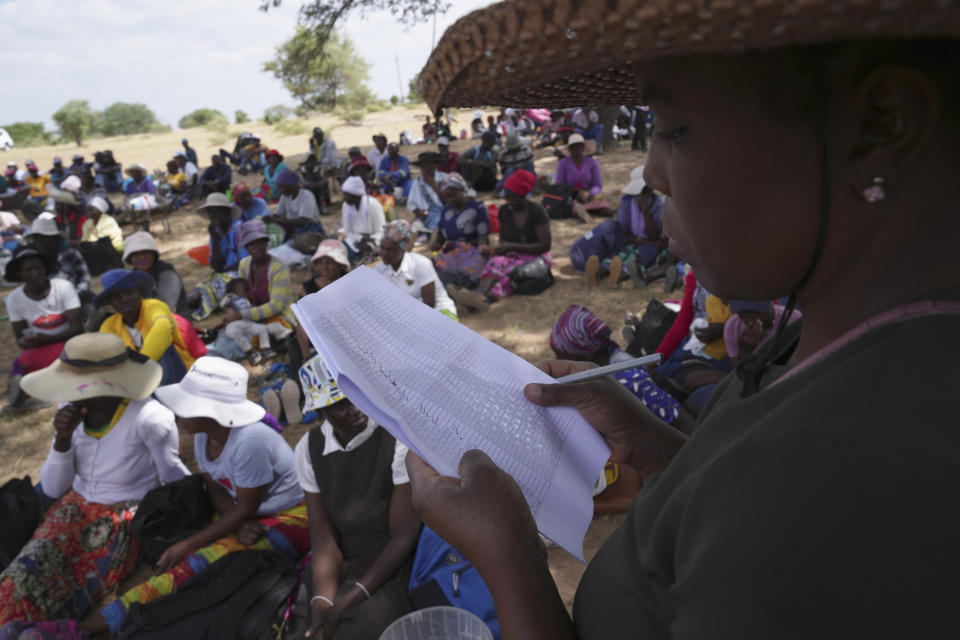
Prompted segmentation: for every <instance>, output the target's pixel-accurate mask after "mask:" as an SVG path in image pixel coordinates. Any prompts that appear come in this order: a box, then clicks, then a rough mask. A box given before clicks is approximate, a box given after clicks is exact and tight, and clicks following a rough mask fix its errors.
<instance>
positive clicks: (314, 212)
mask: <svg viewBox="0 0 960 640" xmlns="http://www.w3.org/2000/svg"><path fill="white" fill-rule="evenodd" d="M274 214H275V215H278V216H284V217H285V218H290V219H291V220H298V219H300V218H306V219H308V220H313V221H314V222H320V209H318V208H317V199H316V198H315V197H314V195H313V194H312V193H311V192H310V191H309V190H308V189H304V188H303V187H300V191H299V192H298V193H297V197H296V198H291V197H290V196H288V195H282V196H280V202H279V203H278V204H277V209H276V211H274Z"/></svg>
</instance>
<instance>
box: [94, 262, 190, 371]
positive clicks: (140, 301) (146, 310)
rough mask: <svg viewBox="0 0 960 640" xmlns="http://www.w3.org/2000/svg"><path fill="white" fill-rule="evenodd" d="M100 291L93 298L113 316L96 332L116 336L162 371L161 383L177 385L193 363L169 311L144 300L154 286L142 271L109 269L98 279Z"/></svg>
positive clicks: (158, 301) (160, 303) (154, 302)
mask: <svg viewBox="0 0 960 640" xmlns="http://www.w3.org/2000/svg"><path fill="white" fill-rule="evenodd" d="M100 283H101V284H102V285H103V292H101V293H100V295H98V296H97V297H96V298H94V300H93V303H94V305H96V306H97V307H98V308H99V307H102V306H104V305H106V304H109V305H110V306H111V307H113V310H114V313H113V315H111V316H109V317H108V318H107V319H106V320H104V321H103V324H102V325H100V333H112V334H114V335H116V336H119V337H120V339H121V340H123V343H124V344H125V345H127V347H129V348H130V349H133V350H134V351H136V352H138V353H142V354H143V355H145V356H147V357H148V358H150V359H151V360H153V361H154V362H158V363H159V364H160V366H161V367H162V369H163V381H164V382H167V383H171V384H172V383H174V382H179V381H180V379H181V378H183V376H184V374H185V373H186V372H187V369H189V368H190V365H192V364H193V361H194V356H193V355H192V354H191V353H190V348H189V346H188V345H187V341H186V340H185V338H184V336H183V333H182V332H181V330H180V327H179V325H178V324H177V321H176V319H175V318H174V317H173V312H172V311H170V307H168V306H167V304H166V303H165V302H163V301H162V300H157V299H156V298H148V297H147V296H149V295H151V293H152V292H153V291H154V289H155V288H156V286H157V283H156V281H154V279H153V277H152V276H151V275H150V274H149V273H147V272H146V271H137V270H130V269H111V270H110V271H107V272H106V273H104V274H103V275H102V276H100Z"/></svg>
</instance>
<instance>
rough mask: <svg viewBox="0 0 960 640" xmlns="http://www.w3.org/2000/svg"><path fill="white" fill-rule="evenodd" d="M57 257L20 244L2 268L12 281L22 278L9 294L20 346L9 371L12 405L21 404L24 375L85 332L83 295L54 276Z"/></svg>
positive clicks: (13, 327)
mask: <svg viewBox="0 0 960 640" xmlns="http://www.w3.org/2000/svg"><path fill="white" fill-rule="evenodd" d="M55 273H56V259H55V258H54V257H53V256H51V255H49V254H45V253H41V252H40V251H38V250H37V249H35V248H33V247H19V248H18V249H17V250H16V251H15V252H14V254H13V257H12V258H11V259H10V261H9V262H8V263H7V264H6V267H5V268H4V278H5V279H6V280H7V281H8V282H22V283H23V284H22V285H20V286H19V287H17V288H16V289H14V290H13V291H12V292H11V293H10V295H8V296H7V297H6V299H5V300H4V303H5V304H6V307H7V316H8V317H9V318H10V327H11V328H12V329H13V338H14V340H15V341H16V343H17V346H18V347H19V348H20V349H21V351H20V354H19V355H17V357H16V358H14V360H13V370H12V371H11V372H10V405H11V406H14V407H17V406H20V405H21V404H23V401H24V400H25V399H26V396H25V395H24V393H23V389H22V387H21V385H20V380H21V379H22V377H23V376H24V375H25V374H27V373H30V372H31V371H38V370H40V369H43V368H44V367H46V366H48V365H49V364H50V363H51V362H53V361H54V360H56V359H57V357H59V355H60V352H61V351H63V345H64V343H65V342H66V341H67V340H68V339H69V338H71V337H73V336H75V335H77V334H78V333H81V332H82V331H83V318H82V314H81V305H80V297H79V296H78V295H77V290H76V289H75V288H74V287H73V285H72V284H70V283H69V282H68V281H66V280H62V279H60V278H52V277H51V276H52V275H54V274H55Z"/></svg>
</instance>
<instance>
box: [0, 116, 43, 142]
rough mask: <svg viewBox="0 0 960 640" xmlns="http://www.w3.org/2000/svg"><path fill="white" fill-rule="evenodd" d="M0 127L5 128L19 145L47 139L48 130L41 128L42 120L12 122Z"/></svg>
mask: <svg viewBox="0 0 960 640" xmlns="http://www.w3.org/2000/svg"><path fill="white" fill-rule="evenodd" d="M0 128H3V129H6V130H7V133H9V134H10V137H11V138H13V141H14V142H15V143H16V144H18V145H20V146H21V147H30V146H33V145H35V144H38V143H44V142H48V141H49V140H48V138H49V132H47V131H44V130H43V123H42V122H14V123H13V124H5V125H3V126H2V127H0Z"/></svg>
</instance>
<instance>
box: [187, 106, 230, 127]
mask: <svg viewBox="0 0 960 640" xmlns="http://www.w3.org/2000/svg"><path fill="white" fill-rule="evenodd" d="M226 119H227V117H226V116H225V115H223V114H222V113H221V112H219V111H217V110H216V109H197V110H196V111H193V112H191V113H188V114H187V115H185V116H183V117H182V118H180V122H178V123H177V126H179V127H180V128H181V129H189V128H190V127H202V126H204V125H207V124H210V123H211V122H213V121H214V120H226Z"/></svg>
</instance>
